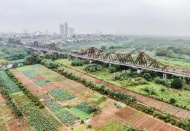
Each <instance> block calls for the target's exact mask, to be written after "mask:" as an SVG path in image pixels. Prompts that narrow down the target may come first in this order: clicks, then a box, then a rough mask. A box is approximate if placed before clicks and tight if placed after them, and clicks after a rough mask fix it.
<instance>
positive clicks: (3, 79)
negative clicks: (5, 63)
mask: <svg viewBox="0 0 190 131" xmlns="http://www.w3.org/2000/svg"><path fill="white" fill-rule="evenodd" d="M0 83H1V84H2V85H3V86H4V88H5V89H7V90H8V92H9V93H10V94H12V93H16V92H19V91H20V89H19V87H18V86H17V85H16V84H15V83H14V82H13V81H12V80H11V79H10V78H9V76H8V75H7V74H6V72H5V71H0Z"/></svg>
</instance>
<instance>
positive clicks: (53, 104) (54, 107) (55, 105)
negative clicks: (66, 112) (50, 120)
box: [44, 99, 63, 112]
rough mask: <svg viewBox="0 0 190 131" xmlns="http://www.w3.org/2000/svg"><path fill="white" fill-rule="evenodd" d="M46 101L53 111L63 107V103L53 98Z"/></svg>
mask: <svg viewBox="0 0 190 131" xmlns="http://www.w3.org/2000/svg"><path fill="white" fill-rule="evenodd" d="M44 103H45V104H46V106H47V107H48V108H49V109H50V110H51V111H53V112H55V111H57V110H60V109H62V108H63V107H62V106H61V105H59V104H57V103H56V102H55V101H54V100H53V99H46V100H45V101H44Z"/></svg>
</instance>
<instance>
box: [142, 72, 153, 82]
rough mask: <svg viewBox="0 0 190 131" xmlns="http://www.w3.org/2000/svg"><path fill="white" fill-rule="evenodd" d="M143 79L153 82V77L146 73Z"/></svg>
mask: <svg viewBox="0 0 190 131" xmlns="http://www.w3.org/2000/svg"><path fill="white" fill-rule="evenodd" d="M142 77H143V78H145V79H146V80H147V81H151V80H152V77H151V75H150V74H149V73H144V74H143V76H142Z"/></svg>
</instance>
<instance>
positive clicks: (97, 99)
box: [89, 93, 107, 107]
mask: <svg viewBox="0 0 190 131" xmlns="http://www.w3.org/2000/svg"><path fill="white" fill-rule="evenodd" d="M89 100H90V101H92V102H94V103H95V104H97V105H98V106H99V107H104V106H105V103H106V100H107V98H106V97H105V96H103V95H101V94H100V93H93V94H92V95H90V96H89Z"/></svg>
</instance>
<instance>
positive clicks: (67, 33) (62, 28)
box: [60, 22, 74, 38]
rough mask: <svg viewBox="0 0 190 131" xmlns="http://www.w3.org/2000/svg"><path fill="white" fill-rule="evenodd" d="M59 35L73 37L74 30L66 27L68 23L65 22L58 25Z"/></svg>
mask: <svg viewBox="0 0 190 131" xmlns="http://www.w3.org/2000/svg"><path fill="white" fill-rule="evenodd" d="M60 35H61V36H63V37H65V38H68V37H71V36H73V35H74V28H71V27H69V26H68V23H67V22H65V24H62V23H61V24H60Z"/></svg>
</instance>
